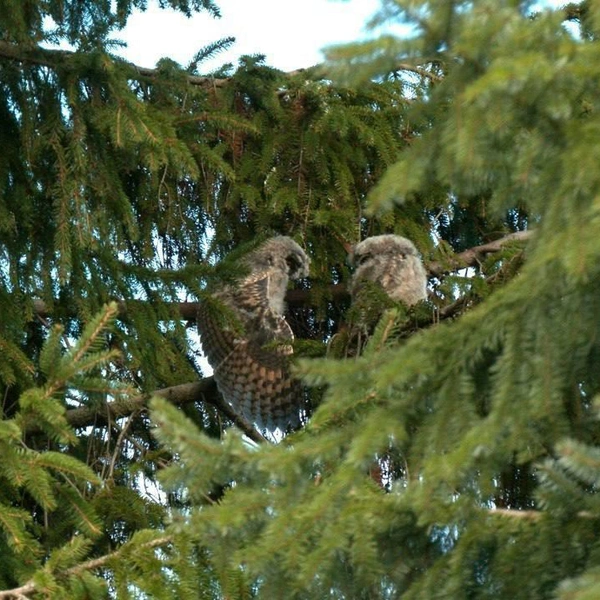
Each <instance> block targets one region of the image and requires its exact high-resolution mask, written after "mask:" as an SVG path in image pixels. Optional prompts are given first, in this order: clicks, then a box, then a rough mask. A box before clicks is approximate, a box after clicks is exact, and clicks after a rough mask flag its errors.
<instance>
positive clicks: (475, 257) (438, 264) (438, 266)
mask: <svg viewBox="0 0 600 600" xmlns="http://www.w3.org/2000/svg"><path fill="white" fill-rule="evenodd" d="M533 233H534V232H533V230H532V229H528V230H526V231H516V232H515V233H509V234H508V235H506V236H504V237H502V238H499V239H497V240H494V241H493V242H488V243H487V244H482V245H480V246H474V247H473V248H469V249H467V250H464V251H463V252H459V253H458V254H456V255H454V256H452V257H449V259H448V261H432V262H430V263H428V264H427V265H426V268H427V272H428V274H429V275H430V276H433V277H439V276H440V275H444V274H446V273H450V272H452V271H456V270H458V269H464V268H465V267H474V266H476V265H478V264H479V263H480V262H481V260H482V259H483V258H484V257H485V256H486V255H487V254H493V253H495V252H500V251H501V250H502V249H503V248H504V247H505V246H507V245H509V244H514V243H519V242H525V241H527V240H529V239H531V237H532V236H533Z"/></svg>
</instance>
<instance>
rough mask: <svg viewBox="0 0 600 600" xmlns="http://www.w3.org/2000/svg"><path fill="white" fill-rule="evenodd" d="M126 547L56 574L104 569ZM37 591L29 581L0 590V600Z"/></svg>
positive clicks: (157, 542)
mask: <svg viewBox="0 0 600 600" xmlns="http://www.w3.org/2000/svg"><path fill="white" fill-rule="evenodd" d="M172 541H173V538H172V537H171V536H163V537H159V538H156V539H154V540H150V541H149V542H145V543H143V544H141V545H140V549H141V550H146V549H148V550H149V549H152V548H159V547H160V546H165V545H167V544H170V543H171V542H172ZM127 547H128V545H127V544H125V545H123V546H121V547H120V548H118V549H117V550H115V551H114V552H110V553H109V554H105V555H103V556H98V557H97V558H91V559H89V560H86V561H84V562H82V563H80V564H78V565H75V566H74V567H70V568H69V569H65V570H64V571H62V572H60V573H57V574H58V575H61V576H63V577H73V576H78V575H81V574H83V573H84V572H86V571H94V570H96V569H99V568H101V567H105V566H106V565H107V564H108V563H110V562H111V561H114V560H116V559H118V558H119V555H120V554H122V553H123V550H124V549H125V548H127ZM38 591H40V590H38V584H36V582H35V581H33V580H30V581H28V582H27V583H25V584H23V585H21V586H19V587H16V588H12V589H10V590H0V600H29V598H30V595H31V594H33V593H35V592H38Z"/></svg>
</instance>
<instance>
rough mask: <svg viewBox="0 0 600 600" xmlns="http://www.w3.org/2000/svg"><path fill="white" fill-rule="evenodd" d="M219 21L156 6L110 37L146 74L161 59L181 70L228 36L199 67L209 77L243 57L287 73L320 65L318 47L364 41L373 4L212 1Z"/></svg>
mask: <svg viewBox="0 0 600 600" xmlns="http://www.w3.org/2000/svg"><path fill="white" fill-rule="evenodd" d="M216 4H217V5H218V7H219V9H220V11H221V18H220V19H215V18H214V17H212V16H211V15H210V14H209V13H207V12H202V13H198V14H196V15H194V16H193V17H192V18H190V19H188V18H187V17H185V15H183V14H181V13H176V12H174V11H170V10H169V11H167V10H161V9H159V8H158V3H157V2H156V0H150V1H149V2H148V9H147V10H146V11H144V12H136V13H134V14H133V15H132V16H131V17H130V19H129V21H128V24H127V27H125V29H123V30H122V31H120V32H119V34H118V35H116V36H115V37H116V38H118V39H121V40H123V41H126V42H127V48H124V49H122V50H119V51H118V54H120V55H121V56H123V57H124V58H125V59H127V60H129V61H130V62H133V63H135V64H136V65H138V66H141V67H149V68H152V67H154V66H156V62H157V61H158V60H159V59H160V58H162V57H168V58H171V59H172V60H174V61H176V62H178V63H180V64H181V65H183V66H187V64H188V63H189V62H190V61H191V59H192V58H193V56H194V55H195V54H196V52H197V51H198V50H200V49H201V48H203V47H205V46H207V45H209V44H211V43H212V42H215V41H217V40H219V39H222V38H225V37H230V36H233V37H235V38H236V42H235V43H234V45H233V46H232V48H231V49H230V50H229V51H227V52H222V53H220V54H219V55H218V56H217V59H216V60H215V61H213V62H210V63H208V62H207V63H203V66H201V69H200V70H201V71H202V72H206V73H208V72H210V71H211V70H212V69H214V68H217V67H219V66H221V65H222V64H223V63H226V62H232V63H234V65H235V64H237V60H238V58H239V56H241V55H243V54H264V55H266V63H267V64H268V65H269V66H272V67H276V68H278V69H281V70H283V71H293V70H295V69H298V68H301V67H310V66H312V65H315V64H318V63H320V62H322V60H323V55H322V54H321V49H322V48H323V47H324V46H327V45H330V44H335V43H341V42H352V41H356V40H358V39H361V38H364V37H366V35H367V32H366V29H365V24H366V22H367V21H368V20H369V18H370V17H371V16H373V14H374V13H375V12H376V11H377V9H378V8H379V6H380V2H379V0H346V1H342V0H295V1H292V0H216Z"/></svg>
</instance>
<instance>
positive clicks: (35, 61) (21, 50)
mask: <svg viewBox="0 0 600 600" xmlns="http://www.w3.org/2000/svg"><path fill="white" fill-rule="evenodd" d="M76 55H77V53H76V52H73V51H70V50H55V49H50V48H43V47H41V46H37V45H31V46H24V45H22V44H18V45H17V44H12V43H10V42H6V41H3V40H0V57H3V58H7V59H9V60H14V61H18V62H22V63H27V64H32V65H38V66H44V67H57V66H59V65H66V64H68V63H69V61H71V60H72V59H73V57H75V56H76ZM113 58H115V60H117V61H118V62H119V63H121V64H123V65H126V66H127V67H129V68H130V69H131V71H132V73H133V74H135V75H137V76H138V77H139V78H146V79H154V78H156V77H157V76H159V75H160V69H150V68H147V67H140V66H138V65H135V64H133V63H131V62H128V61H126V60H123V59H121V58H119V57H113ZM396 70H397V71H409V72H411V73H416V74H417V75H419V76H421V77H427V78H428V79H431V80H432V81H441V80H442V79H443V78H442V77H440V76H439V75H436V74H435V73H432V72H430V71H428V70H427V69H425V68H423V67H421V66H415V65H410V64H407V63H399V64H398V65H397V66H396ZM300 74H303V75H304V76H305V77H306V78H309V79H312V78H314V77H316V78H318V79H321V78H323V74H324V69H323V65H315V66H312V67H307V68H302V69H295V70H294V71H289V72H287V73H286V74H285V75H286V76H287V77H294V76H296V75H300ZM230 80H231V78H229V77H223V78H216V77H210V76H208V77H206V76H201V75H187V81H188V83H189V84H190V85H194V86H201V87H206V88H220V87H224V86H225V85H227V84H228V83H229V82H230Z"/></svg>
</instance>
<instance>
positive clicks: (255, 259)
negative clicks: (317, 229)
mask: <svg viewBox="0 0 600 600" xmlns="http://www.w3.org/2000/svg"><path fill="white" fill-rule="evenodd" d="M247 262H248V263H249V264H250V265H251V266H252V268H253V270H256V269H265V270H270V269H277V270H279V271H280V272H281V274H282V275H286V276H287V277H288V278H289V279H290V280H292V281H294V280H296V279H301V278H302V277H308V272H309V268H310V259H309V258H308V256H307V255H306V252H304V250H303V249H302V248H301V247H300V246H299V245H298V244H297V243H296V242H295V241H294V240H293V239H292V238H290V237H287V236H285V235H279V236H277V237H274V238H271V239H269V240H267V241H266V242H265V243H264V244H263V245H262V246H259V247H258V248H257V249H256V250H254V252H251V253H250V255H249V257H248V260H247Z"/></svg>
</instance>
